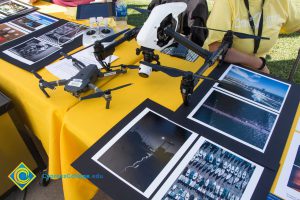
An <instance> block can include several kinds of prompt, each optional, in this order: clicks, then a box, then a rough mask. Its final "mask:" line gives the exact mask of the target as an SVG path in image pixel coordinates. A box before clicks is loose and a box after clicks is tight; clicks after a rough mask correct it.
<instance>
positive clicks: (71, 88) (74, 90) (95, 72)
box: [33, 53, 131, 109]
mask: <svg viewBox="0 0 300 200" xmlns="http://www.w3.org/2000/svg"><path fill="white" fill-rule="evenodd" d="M62 55H64V56H65V57H67V58H68V59H71V60H72V63H73V65H74V67H76V68H80V69H79V71H78V73H77V74H76V75H75V76H73V77H71V78H70V79H68V80H65V79H63V80H57V81H52V82H47V81H45V80H44V79H43V78H42V77H41V76H40V75H39V74H37V73H36V72H33V74H34V75H35V76H36V77H37V78H38V79H39V87H40V89H41V90H42V92H43V93H44V94H45V96H46V97H50V96H49V94H48V93H47V92H46V90H45V89H46V88H49V89H52V90H54V89H55V88H56V87H57V86H64V90H65V91H66V92H68V93H71V94H72V95H73V96H75V97H77V98H79V100H86V99H92V98H99V97H103V98H104V99H105V101H106V108H107V109H109V106H110V101H111V100H112V96H111V91H113V90H118V89H121V88H124V87H127V86H130V85H131V84H126V85H122V86H119V87H116V88H113V89H108V90H105V91H102V90H101V89H100V88H98V87H97V86H96V85H95V83H96V82H97V81H98V79H101V78H103V77H108V76H114V75H118V74H124V73H126V72H127V70H126V68H125V67H123V66H121V67H120V69H116V70H110V71H106V72H101V71H100V70H99V69H98V68H97V66H96V65H93V64H91V65H88V66H84V65H83V64H82V63H81V62H80V61H78V60H77V59H75V58H73V57H72V56H68V55H66V54H64V53H62ZM88 90H93V91H94V93H93V94H90V95H87V96H84V97H81V95H82V93H84V92H86V91H88Z"/></svg>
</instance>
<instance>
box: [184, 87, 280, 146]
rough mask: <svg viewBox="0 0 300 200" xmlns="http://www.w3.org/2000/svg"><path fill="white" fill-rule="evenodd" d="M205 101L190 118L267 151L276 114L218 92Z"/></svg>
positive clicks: (215, 91)
mask: <svg viewBox="0 0 300 200" xmlns="http://www.w3.org/2000/svg"><path fill="white" fill-rule="evenodd" d="M205 98H206V99H205V100H204V102H203V103H202V105H201V106H200V107H199V108H195V110H194V111H193V112H192V113H191V114H190V115H192V116H189V118H191V119H192V120H194V121H196V122H198V123H201V124H203V125H206V126H208V127H209V128H214V129H216V130H217V131H218V132H220V133H225V135H226V136H228V137H231V138H233V139H238V140H239V141H241V142H243V143H245V144H247V145H248V146H251V147H254V148H256V149H258V150H261V151H264V149H265V147H266V146H267V142H268V140H269V138H270V136H271V134H272V130H273V127H274V126H275V123H276V119H277V115H276V114H274V113H271V112H268V111H266V110H264V109H261V108H259V107H257V106H255V105H253V104H250V103H246V102H244V101H240V100H239V99H237V98H234V97H233V96H230V95H227V94H225V93H224V92H221V91H218V90H215V89H213V90H212V92H211V94H210V95H208V96H207V97H205ZM193 113H194V114H193Z"/></svg>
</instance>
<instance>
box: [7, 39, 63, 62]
mask: <svg viewBox="0 0 300 200" xmlns="http://www.w3.org/2000/svg"><path fill="white" fill-rule="evenodd" d="M60 49H61V48H60V47H57V46H53V45H52V44H50V43H48V42H45V41H43V40H39V39H37V38H32V39H30V40H27V41H26V42H24V43H22V44H20V45H17V46H15V47H12V48H10V49H8V50H5V51H4V53H5V54H7V55H9V56H10V57H12V58H15V59H17V60H20V61H22V62H24V63H26V64H28V65H31V64H33V63H36V62H38V61H40V60H42V59H44V58H46V57H48V56H50V55H51V54H53V53H54V52H56V51H58V50H60Z"/></svg>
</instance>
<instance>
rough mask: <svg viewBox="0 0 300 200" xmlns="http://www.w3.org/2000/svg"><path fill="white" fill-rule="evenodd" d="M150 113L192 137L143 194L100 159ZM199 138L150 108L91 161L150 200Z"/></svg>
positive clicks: (132, 121) (130, 123)
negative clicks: (185, 131)
mask: <svg viewBox="0 0 300 200" xmlns="http://www.w3.org/2000/svg"><path fill="white" fill-rule="evenodd" d="M149 112H152V113H154V114H156V115H158V116H160V117H161V118H163V119H165V120H167V121H169V122H171V123H173V124H175V125H176V126H179V127H181V128H183V129H185V130H187V131H189V132H191V136H190V137H189V138H188V139H187V140H186V142H185V143H184V144H183V145H182V146H181V147H180V149H179V150H178V151H177V152H176V154H175V155H174V156H173V158H172V159H171V160H170V161H169V162H168V164H167V165H166V166H165V167H164V168H163V169H162V171H161V172H160V173H159V174H158V175H157V177H156V178H155V179H154V180H153V182H152V183H151V184H150V185H149V186H148V188H147V189H146V190H145V191H144V192H143V191H140V190H139V189H138V188H136V187H135V186H134V185H132V184H130V183H129V182H128V181H126V180H125V179H123V178H122V177H120V176H119V175H118V174H116V173H114V172H113V171H112V170H110V169H109V168H108V167H106V166H105V165H104V164H102V163H101V162H100V161H98V159H99V158H100V157H101V156H102V155H103V154H104V153H105V152H106V151H107V150H109V148H110V147H112V146H113V145H114V144H115V143H116V142H117V141H118V140H119V139H120V138H121V137H122V136H123V135H124V134H126V133H127V132H128V131H129V130H130V129H131V128H132V127H133V126H134V125H135V124H136V123H138V122H139V121H140V120H141V119H142V118H143V117H144V116H145V115H146V114H147V113H149ZM197 137H198V134H197V133H195V132H193V131H190V130H189V129H187V128H185V127H183V126H181V125H179V124H177V123H175V122H173V121H171V120H169V119H168V118H166V117H164V116H162V115H161V114H158V113H157V112H155V111H153V110H151V109H149V108H145V109H144V110H143V111H142V112H141V113H140V114H138V115H137V116H136V117H135V118H134V119H133V120H131V121H130V122H129V123H128V124H127V125H126V126H125V127H124V128H123V129H122V130H121V131H119V132H118V133H117V134H116V135H115V136H114V137H113V138H112V139H111V140H110V141H109V142H108V143H106V144H105V145H104V146H103V147H102V148H101V149H100V150H99V151H98V152H97V153H96V154H95V155H94V156H93V157H92V158H91V159H92V160H94V161H95V162H96V163H98V164H99V165H100V166H101V167H103V168H104V169H105V170H107V171H108V172H110V173H111V174H112V175H114V176H115V177H117V178H118V179H120V180H121V181H123V182H124V183H126V184H127V185H128V186H130V187H131V188H132V189H134V190H135V191H137V192H139V193H140V194H142V195H143V196H145V197H146V198H149V197H150V196H151V194H152V193H153V192H154V191H155V190H156V189H157V187H158V186H159V185H160V184H161V182H162V181H163V179H164V178H165V177H166V176H167V175H168V173H169V172H170V171H171V169H172V168H173V167H174V166H175V165H176V163H177V162H178V161H179V160H180V158H181V157H182V156H183V155H184V153H185V152H186V151H187V150H188V148H189V147H190V146H191V145H192V143H193V142H194V141H195V140H196V138H197Z"/></svg>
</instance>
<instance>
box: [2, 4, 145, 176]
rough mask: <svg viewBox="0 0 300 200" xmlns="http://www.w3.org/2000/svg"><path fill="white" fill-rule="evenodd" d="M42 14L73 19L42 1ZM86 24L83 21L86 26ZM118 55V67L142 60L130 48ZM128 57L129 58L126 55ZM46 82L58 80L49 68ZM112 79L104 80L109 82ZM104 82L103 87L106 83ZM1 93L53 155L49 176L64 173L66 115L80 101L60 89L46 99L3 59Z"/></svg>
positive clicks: (132, 44)
mask: <svg viewBox="0 0 300 200" xmlns="http://www.w3.org/2000/svg"><path fill="white" fill-rule="evenodd" d="M37 6H38V7H40V10H39V11H40V12H43V13H47V14H49V15H53V16H55V17H58V18H64V19H67V20H71V18H70V17H69V16H67V15H65V12H66V8H63V7H61V6H57V5H54V4H50V3H47V2H43V1H40V2H38V3H37ZM83 22H84V21H81V23H83ZM126 47H127V48H128V49H135V48H136V47H137V46H136V43H135V42H134V41H132V42H127V43H126ZM115 55H117V56H119V57H120V58H119V59H118V60H117V61H115V62H114V64H121V63H125V64H126V63H135V62H137V60H139V59H140V58H141V56H140V57H138V56H135V53H134V52H129V51H128V52H127V49H125V48H122V49H120V50H119V48H117V49H116V52H115ZM124 55H126V56H124ZM39 74H40V75H42V76H43V78H44V79H45V80H49V81H51V80H57V78H56V77H55V76H53V75H52V74H51V73H49V72H48V70H46V69H42V70H40V71H39ZM107 80H109V79H104V80H103V82H106V81H107ZM103 82H102V84H103ZM0 90H1V91H3V92H4V93H6V94H7V95H8V96H9V97H10V98H11V99H12V100H13V102H14V103H15V105H16V106H17V109H18V111H19V113H20V114H21V115H22V118H23V119H24V120H25V122H26V125H27V126H28V127H29V128H30V129H31V130H32V131H33V132H34V133H35V135H36V136H37V137H38V138H39V139H40V140H41V142H42V144H43V147H44V148H45V150H46V152H47V154H48V156H49V173H50V174H60V146H59V144H60V132H61V126H62V121H63V118H64V115H65V114H66V112H67V111H68V109H70V108H72V107H73V106H75V105H76V104H77V103H78V99H76V98H75V97H73V96H72V95H70V94H68V93H66V92H64V91H63V88H62V87H58V88H57V89H56V90H54V91H49V90H48V91H49V94H50V96H51V98H46V97H45V95H44V94H43V93H42V92H41V91H40V89H39V87H38V80H37V79H36V78H35V77H34V76H33V75H32V74H31V73H29V72H26V71H24V70H22V69H20V68H18V67H15V66H13V65H12V64H10V63H8V62H6V61H4V60H2V59H1V60H0Z"/></svg>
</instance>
